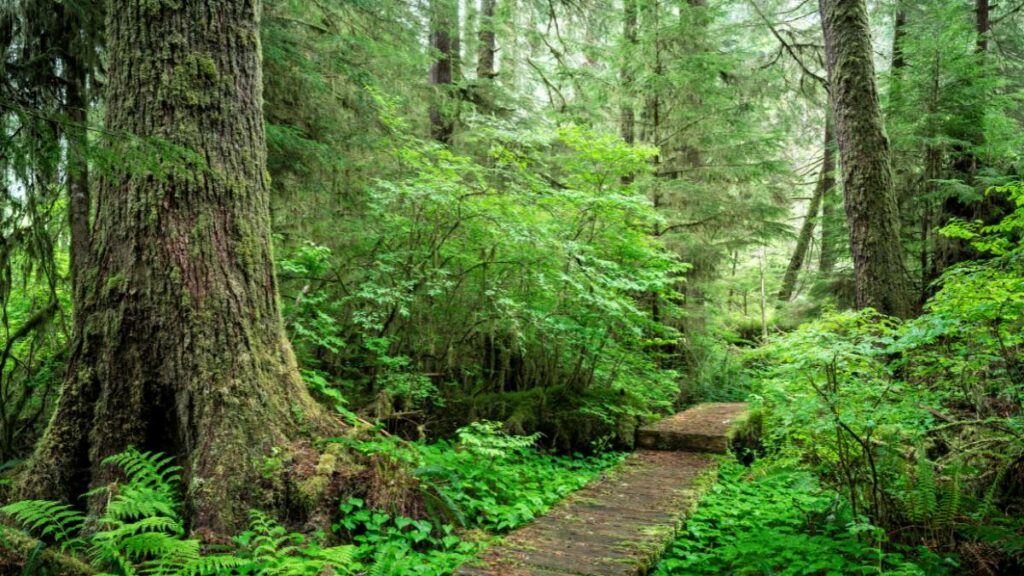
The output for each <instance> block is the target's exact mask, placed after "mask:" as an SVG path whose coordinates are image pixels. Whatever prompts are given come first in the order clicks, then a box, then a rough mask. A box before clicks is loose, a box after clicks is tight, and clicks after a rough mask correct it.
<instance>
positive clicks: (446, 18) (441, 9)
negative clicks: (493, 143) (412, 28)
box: [430, 0, 459, 144]
mask: <svg viewBox="0 0 1024 576" xmlns="http://www.w3.org/2000/svg"><path fill="white" fill-rule="evenodd" d="M430 48H431V50H432V51H433V52H434V61H433V63H432V64H431V65H430V84H431V85H432V86H434V88H435V90H436V93H435V94H434V99H433V102H431V104H430V136H431V137H432V138H434V139H435V140H437V141H438V142H443V143H445V144H450V143H451V140H452V136H453V135H454V134H455V116H456V115H455V111H454V110H453V107H454V105H455V104H456V102H457V101H456V99H455V98H454V91H455V83H456V81H457V79H458V77H459V3H458V0H430Z"/></svg>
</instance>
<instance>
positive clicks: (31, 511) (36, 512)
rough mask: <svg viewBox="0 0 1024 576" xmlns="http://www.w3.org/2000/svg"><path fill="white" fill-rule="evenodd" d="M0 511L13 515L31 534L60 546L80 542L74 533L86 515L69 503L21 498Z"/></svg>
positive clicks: (72, 545) (80, 543)
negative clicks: (48, 539) (50, 540)
mask: <svg viewBox="0 0 1024 576" xmlns="http://www.w3.org/2000/svg"><path fill="white" fill-rule="evenodd" d="M0 512H3V513H4V514H6V515H7V516H10V517H11V518H13V519H14V520H15V521H16V522H17V523H18V524H21V525H22V526H23V527H24V528H26V529H27V530H28V531H29V532H31V533H32V534H33V535H35V536H38V537H40V538H51V539H52V540H53V541H54V542H56V543H57V544H59V545H60V546H61V548H62V549H67V548H74V547H78V546H81V545H82V544H83V542H82V540H81V539H80V538H78V537H77V536H76V534H78V532H79V531H80V530H81V528H82V524H83V523H84V522H85V515H84V514H82V513H81V512H79V511H78V510H75V509H74V508H72V507H71V506H70V505H68V504H62V503H60V502H53V501H50V500H21V501H18V502H12V503H10V504H8V505H6V506H4V507H2V508H0Z"/></svg>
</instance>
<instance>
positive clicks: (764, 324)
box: [758, 246, 768, 343]
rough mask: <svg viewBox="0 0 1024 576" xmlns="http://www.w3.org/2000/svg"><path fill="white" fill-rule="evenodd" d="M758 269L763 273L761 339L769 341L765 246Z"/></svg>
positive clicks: (765, 341) (761, 280) (759, 259)
mask: <svg viewBox="0 0 1024 576" xmlns="http://www.w3.org/2000/svg"><path fill="white" fill-rule="evenodd" d="M758 264H759V266H758V270H759V271H760V273H761V276H760V288H761V291H760V296H761V299H760V304H761V341H762V342H764V343H767V342H768V291H767V289H766V288H765V284H764V277H765V268H766V267H767V265H768V264H767V257H766V255H765V247H764V246H762V247H761V253H760V255H759V258H758Z"/></svg>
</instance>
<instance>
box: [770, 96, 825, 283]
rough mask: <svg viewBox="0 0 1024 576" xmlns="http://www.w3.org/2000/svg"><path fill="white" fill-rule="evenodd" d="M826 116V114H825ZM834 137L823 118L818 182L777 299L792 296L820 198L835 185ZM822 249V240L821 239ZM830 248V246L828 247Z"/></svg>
mask: <svg viewBox="0 0 1024 576" xmlns="http://www.w3.org/2000/svg"><path fill="white" fill-rule="evenodd" d="M827 116H828V115H827ZM833 138H834V134H833V129H832V118H831V117H827V118H826V119H825V138H824V142H823V143H822V151H823V152H822V159H821V172H820V173H819V174H818V182H817V184H816V185H815V186H814V193H813V194H812V195H811V201H810V202H809V203H808V204H807V215H806V216H804V223H803V225H802V226H801V227H800V234H799V235H798V236H797V239H796V246H795V247H794V248H793V255H792V256H791V257H790V259H789V265H788V266H787V267H786V275H785V277H783V279H782V288H780V289H779V300H782V301H788V300H789V299H790V298H792V297H793V292H794V291H795V290H796V281H797V279H798V278H799V276H800V270H801V269H802V268H803V267H804V260H805V259H806V258H807V252H808V250H809V249H810V247H811V238H812V237H813V236H814V227H815V225H816V223H817V222H818V212H819V211H820V210H821V206H822V200H823V199H824V198H825V194H827V193H828V191H830V190H831V189H832V188H833V187H834V186H835V177H834V175H833V174H834V173H835V168H836V161H835V155H834V154H833V151H832V150H833V148H832V140H833ZM822 249H823V250H824V241H822ZM830 249H831V247H830Z"/></svg>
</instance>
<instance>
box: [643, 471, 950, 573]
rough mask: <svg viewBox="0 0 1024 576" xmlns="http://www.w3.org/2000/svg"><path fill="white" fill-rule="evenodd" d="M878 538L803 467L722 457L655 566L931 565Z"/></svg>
mask: <svg viewBox="0 0 1024 576" xmlns="http://www.w3.org/2000/svg"><path fill="white" fill-rule="evenodd" d="M884 539H885V531H884V530H881V529H880V528H878V527H875V526H872V525H871V524H869V523H867V522H866V521H865V520H864V519H863V518H862V517H858V516H854V515H853V514H851V509H850V507H849V503H848V502H847V501H846V500H845V499H843V498H842V497H841V496H839V495H838V494H836V493H835V492H832V491H830V490H827V489H823V488H822V487H821V486H819V485H818V482H817V480H816V478H815V477H814V475H813V474H811V473H810V472H808V471H806V470H803V469H801V468H798V467H791V466H787V465H779V464H773V465H766V464H763V463H762V464H759V465H756V466H754V467H753V468H751V469H748V468H746V467H744V466H742V465H740V464H738V463H735V462H727V463H725V464H723V466H722V468H721V470H720V474H719V481H718V483H716V484H715V485H714V486H712V487H711V488H710V491H709V493H708V494H706V495H705V496H704V497H703V498H702V499H701V501H700V505H699V507H698V508H697V511H696V513H695V514H694V515H693V516H692V517H691V518H689V519H688V520H687V522H686V527H685V528H684V530H683V533H682V534H681V535H680V537H679V538H678V539H677V540H676V541H675V543H674V544H673V545H672V547H671V548H670V549H669V552H668V553H667V555H666V557H665V558H664V559H662V561H661V562H660V563H659V564H658V566H657V568H656V569H655V571H654V574H655V575H656V576H668V575H669V574H745V575H751V574H765V575H768V574H779V575H783V574H794V575H795V574H890V575H896V574H905V575H910V574H918V575H924V574H936V573H937V572H934V571H925V570H923V569H922V568H919V567H918V566H915V565H914V564H912V563H910V562H908V561H907V560H906V559H904V558H903V557H902V556H901V555H899V554H895V553H890V552H886V551H884V550H883V548H882V546H881V544H882V541H883V540H884Z"/></svg>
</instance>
